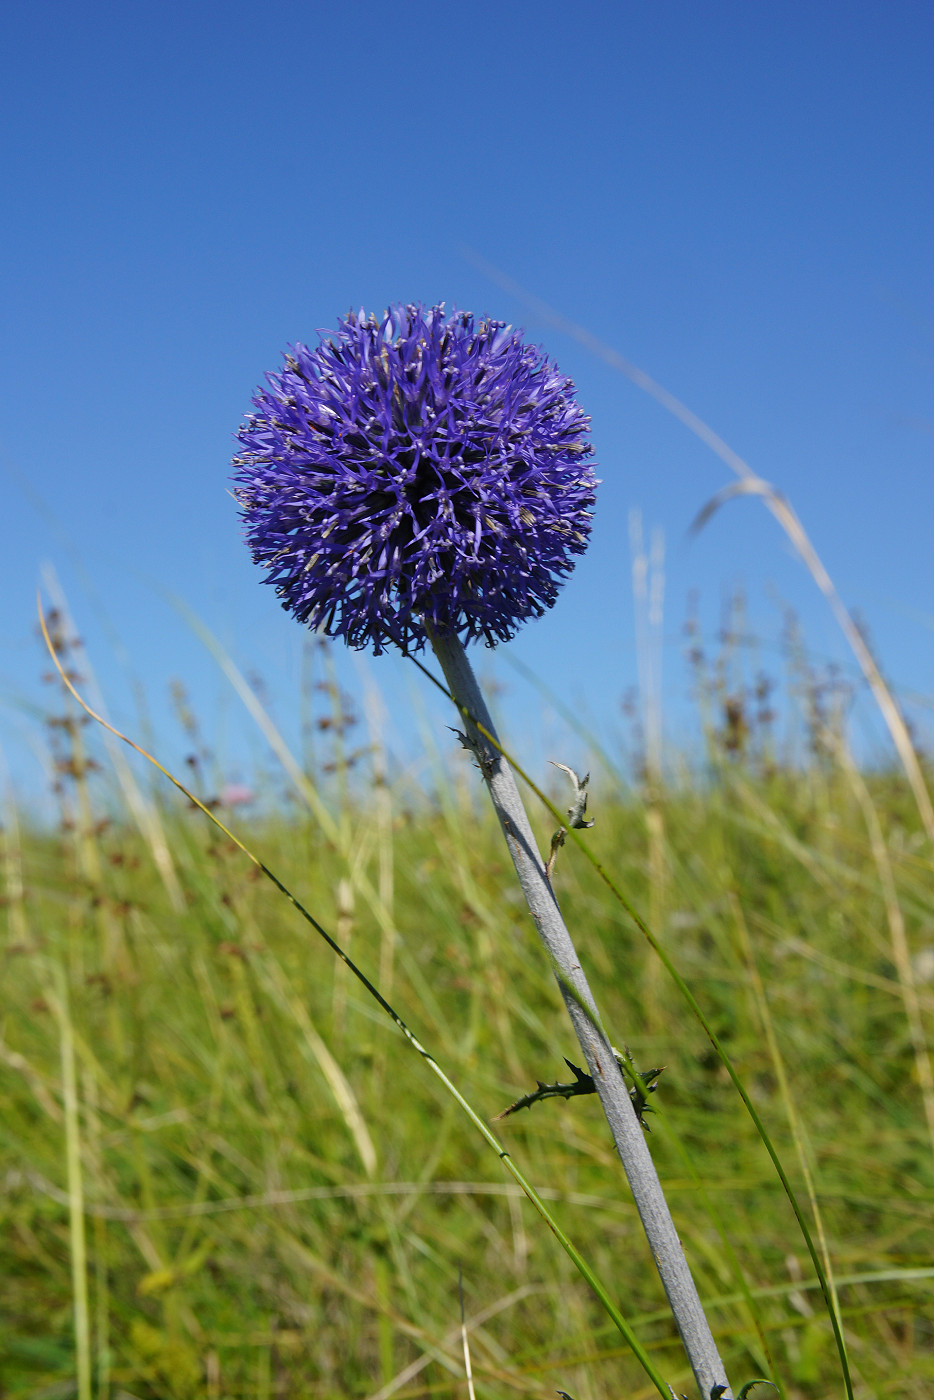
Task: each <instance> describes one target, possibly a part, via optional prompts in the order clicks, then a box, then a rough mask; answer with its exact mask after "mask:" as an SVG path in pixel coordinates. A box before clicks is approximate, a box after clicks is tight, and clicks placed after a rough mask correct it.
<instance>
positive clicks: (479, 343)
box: [234, 305, 597, 653]
mask: <svg viewBox="0 0 935 1400" xmlns="http://www.w3.org/2000/svg"><path fill="white" fill-rule="evenodd" d="M267 383H268V386H269V387H268V388H265V389H261V390H259V391H258V393H257V396H256V398H255V399H254V400H253V404H254V409H255V411H254V412H253V413H251V414H248V415H247V417H246V420H245V422H244V423H243V425H242V426H241V428H240V430H239V432H238V434H237V436H238V438H239V441H240V451H239V453H238V455H237V456H236V457H235V458H234V467H235V468H236V473H235V478H234V479H235V482H236V490H235V494H236V496H237V499H238V501H239V503H240V506H241V510H242V516H243V522H244V527H245V535H246V539H247V543H248V544H249V546H250V549H251V551H252V553H253V558H254V560H255V561H256V562H257V563H258V564H261V565H262V566H263V567H264V568H265V569H267V570H268V571H269V572H268V577H267V579H266V582H268V583H272V584H274V585H275V587H276V591H277V593H278V594H279V596H280V598H281V599H282V602H283V607H285V608H287V609H289V610H290V611H291V612H293V613H294V614H295V616H296V617H297V618H298V619H299V620H300V621H301V622H306V623H308V625H309V626H310V627H314V628H320V629H322V630H323V631H324V632H326V633H327V634H328V635H330V636H338V637H343V638H344V639H345V641H346V642H347V643H348V644H349V645H350V646H353V647H357V648H364V647H369V646H372V647H373V650H374V652H375V653H379V652H381V651H382V650H383V649H384V648H385V646H386V645H387V644H388V643H389V642H393V643H395V644H396V645H397V646H399V647H401V648H402V649H403V650H404V651H405V650H411V651H418V650H419V649H421V647H423V646H424V644H425V640H426V627H427V626H428V628H429V629H431V630H432V631H434V632H435V633H452V632H454V633H457V634H458V635H459V636H461V637H462V639H463V640H465V641H469V640H472V639H474V638H479V637H483V638H484V639H485V641H486V642H487V643H488V644H489V645H493V644H494V643H495V642H497V641H507V640H508V639H509V638H510V637H512V636H513V634H514V633H515V631H516V629H517V627H518V626H519V625H520V623H522V622H524V621H525V620H526V619H527V618H529V617H538V616H540V615H541V614H542V613H543V612H545V610H546V609H547V608H550V607H551V606H552V604H553V603H554V601H555V598H556V595H557V592H558V588H559V586H560V584H561V582H562V581H563V579H564V577H565V575H566V574H567V573H569V572H570V570H571V569H572V567H573V564H574V556H575V555H577V554H581V553H583V551H584V549H585V548H586V546H587V540H588V534H589V532H590V525H591V512H590V507H591V506H592V505H593V503H594V490H595V486H596V485H597V482H596V480H595V477H594V474H593V472H592V470H591V468H590V466H589V465H588V462H587V459H588V457H589V456H590V455H591V452H592V448H591V446H590V443H589V442H588V433H589V427H590V420H589V419H588V418H587V417H586V416H585V415H584V413H582V411H581V409H580V407H579V406H578V404H577V402H576V400H575V391H574V385H573V384H572V382H571V380H569V379H565V378H564V377H563V376H562V375H561V374H560V373H559V372H558V369H557V368H556V366H555V365H554V364H553V363H552V362H551V361H550V360H549V359H548V357H547V356H546V355H545V354H544V353H543V352H542V351H541V350H539V349H536V348H534V347H532V346H530V345H526V344H524V343H523V340H522V338H521V336H520V335H519V334H518V333H517V332H516V331H514V330H512V329H511V328H510V327H509V326H506V325H504V323H503V322H502V321H490V320H481V321H478V322H477V323H475V321H474V318H473V316H470V315H467V314H464V313H455V314H453V315H448V314H446V312H445V308H444V306H443V305H442V306H433V307H431V308H426V307H423V306H395V307H390V309H389V310H388V311H387V312H386V314H385V316H384V317H383V319H382V320H379V321H378V320H377V319H376V317H374V316H365V315H364V313H363V311H361V312H360V314H359V315H356V314H354V313H351V314H350V315H349V316H348V317H347V319H346V320H342V321H340V322H339V324H338V330H337V333H336V334H331V335H325V334H324V333H323V338H322V341H321V343H320V344H319V346H318V347H317V349H315V350H309V349H308V348H307V347H306V346H304V345H295V346H293V347H292V348H291V349H290V351H289V352H288V353H287V354H286V356H285V365H284V368H283V369H282V371H281V372H280V373H278V374H269V375H267Z"/></svg>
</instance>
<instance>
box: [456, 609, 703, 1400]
mask: <svg viewBox="0 0 935 1400" xmlns="http://www.w3.org/2000/svg"><path fill="white" fill-rule="evenodd" d="M430 637H431V641H432V646H433V648H434V650H435V655H436V657H437V658H438V663H439V665H440V666H441V668H442V671H443V672H444V675H445V680H446V681H447V682H448V689H449V691H450V692H451V695H452V697H453V698H454V700H455V703H456V704H457V705H458V708H459V710H461V712H462V717H463V720H464V725H465V729H466V731H467V739H468V741H469V743H470V745H471V747H472V749H474V751H475V752H476V753H477V755H478V759H479V762H480V764H481V770H482V772H483V775H484V779H485V781H486V783H487V787H488V789H489V792H490V796H491V799H492V801H493V805H494V808H495V810H496V813H497V816H498V818H499V820H500V825H501V827H502V828H503V834H504V836H505V838H506V843H507V846H508V848H509V851H510V855H511V857H512V859H513V864H514V866H515V868H516V874H517V876H518V877H519V882H520V885H521V886H522V890H523V894H524V895H525V896H526V903H527V904H528V906H529V912H530V913H531V914H532V917H533V922H534V923H535V925H536V928H537V930H538V932H539V936H540V938H541V939H542V942H543V944H544V945H545V948H546V951H547V953H548V955H549V957H550V959H551V961H552V966H553V970H554V972H555V976H556V980H557V982H558V985H559V988H560V990H561V993H562V996H563V998H564V1000H565V1006H566V1007H567V1009H568V1014H569V1016H570V1017H571V1021H572V1025H573V1026H574V1028H575V1034H576V1035H577V1037H578V1042H579V1044H580V1046H581V1050H582V1053H583V1054H584V1057H585V1059H586V1060H587V1065H588V1070H589V1072H590V1074H591V1075H592V1077H593V1079H594V1083H595V1085H596V1087H597V1092H598V1094H599V1095H600V1099H601V1103H602V1105H603V1108H604V1113H605V1114H606V1116H607V1121H608V1123H609V1124H610V1130H611V1133H612V1134H613V1138H614V1143H615V1144H616V1147H617V1151H618V1153H619V1154H620V1160H621V1162H622V1163H623V1169H624V1171H625V1172H626V1175H627V1180H628V1181H629V1183H630V1189H631V1190H632V1192H633V1198H634V1201H635V1202H636V1208H637V1211H638V1212H639V1216H640V1220H641V1221H642V1223H643V1229H644V1230H645V1231H646V1237H647V1239H648V1240H649V1246H650V1249H651V1250H652V1254H653V1258H654V1259H655V1261H656V1267H657V1268H658V1270H659V1276H660V1278H661V1279H662V1284H663V1287H664V1288H665V1291H666V1297H667V1298H668V1300H669V1306H670V1308H671V1309H672V1315H673V1317H674V1318H675V1322H676V1325H677V1327H678V1330H679V1333H680V1335H681V1338H682V1343H683V1345H684V1347H685V1351H686V1354H687V1356H688V1359H689V1362H690V1363H691V1368H692V1371H693V1372H694V1376H695V1380H696V1382H697V1384H698V1387H699V1390H700V1391H701V1394H702V1396H703V1397H704V1400H709V1396H710V1395H711V1390H712V1387H715V1386H723V1387H725V1389H724V1392H723V1396H724V1400H730V1395H731V1391H730V1388H729V1387H728V1384H727V1375H726V1373H725V1370H724V1364H723V1362H722V1361H721V1358H720V1356H719V1355H718V1350H717V1347H716V1345H715V1342H714V1338H713V1337H712V1335H711V1329H710V1327H709V1326H708V1320H707V1318H706V1317H705V1314H704V1311H703V1309H702V1306H701V1300H700V1299H699V1297H698V1290H697V1289H696V1288H695V1283H694V1280H693V1278H692V1276H691V1273H690V1271H689V1268H688V1264H687V1262H686V1259H685V1255H684V1253H683V1251H682V1246H681V1243H680V1241H679V1238H678V1235H677V1233H676V1230H675V1225H674V1223H673V1220H672V1216H671V1215H670V1213H669V1207H668V1205H667V1203H666V1199H665V1196H664V1195H663V1191H662V1186H661V1185H660V1183H659V1177H658V1175H657V1173H656V1168H655V1166H654V1164H653V1160H652V1157H651V1156H650V1154H649V1148H648V1146H647V1143H646V1136H645V1133H644V1130H643V1128H642V1127H641V1125H640V1122H639V1119H638V1118H637V1116H636V1113H635V1112H634V1109H633V1104H632V1102H631V1100H630V1094H629V1090H628V1088H627V1085H626V1082H625V1081H624V1078H623V1075H622V1074H621V1072H620V1070H619V1068H618V1066H617V1062H616V1060H615V1058H614V1054H613V1050H612V1049H611V1046H610V1042H609V1041H608V1039H607V1037H606V1035H605V1034H604V1032H603V1031H602V1029H601V1023H600V1018H599V1016H598V1013H597V1007H596V1006H595V1004H594V998H593V997H592V995H591V990H590V988H589V986H588V983H587V979H586V978H585V975H584V972H583V971H582V969H581V964H580V962H579V961H578V955H577V953H576V952H575V948H574V944H573V943H572V941H571V937H570V935H569V933H568V930H567V928H566V927H565V922H564V919H563V918H562V914H561V911H560V909H559V907H558V901H557V900H556V898H555V895H554V894H553V892H552V887H551V885H550V884H549V881H548V878H547V876H546V872H545V865H544V863H543V861H542V857H541V856H540V854H539V850H538V847H537V845H536V839H535V837H534V836H533V833H532V828H531V827H530V825H529V819H528V817H527V816H526V811H525V808H524V807H523V802H522V799H521V797H520V795H519V791H518V790H517V787H516V782H515V780H514V778H513V772H512V769H511V768H510V765H509V764H508V763H507V761H506V760H505V759H504V758H503V757H502V755H501V754H499V753H498V752H497V750H496V749H495V748H494V747H493V745H492V744H489V743H488V742H487V741H486V740H485V739H484V736H483V735H482V734H481V733H480V732H479V731H478V729H477V727H476V725H475V724H474V723H473V722H472V721H473V720H476V721H477V722H478V723H479V724H480V725H481V726H482V727H483V728H484V729H485V730H487V732H488V733H489V734H490V735H492V736H493V737H494V738H495V737H496V731H495V729H494V727H493V721H492V720H491V718H490V715H489V713H488V710H487V706H486V705H485V703H484V698H483V696H482V694H481V692H480V689H479V687H478V685H477V681H476V680H475V678H474V673H473V671H472V670H471V666H470V663H469V661H468V659H467V656H466V654H465V651H464V647H463V646H462V645H461V642H460V641H459V640H458V638H457V637H456V636H453V635H446V636H434V635H432V634H430Z"/></svg>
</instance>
